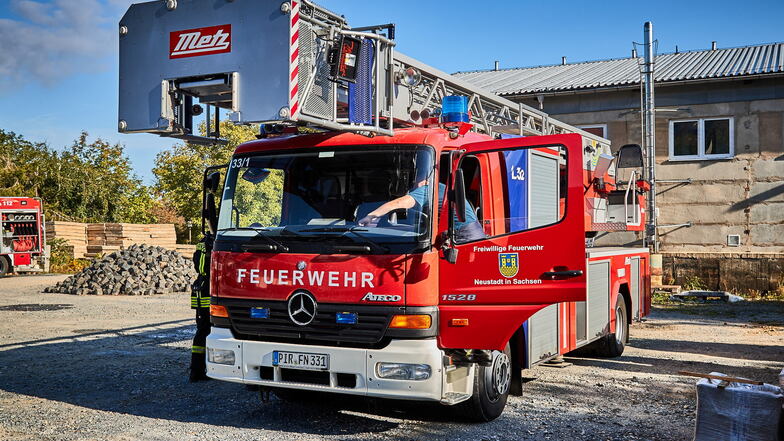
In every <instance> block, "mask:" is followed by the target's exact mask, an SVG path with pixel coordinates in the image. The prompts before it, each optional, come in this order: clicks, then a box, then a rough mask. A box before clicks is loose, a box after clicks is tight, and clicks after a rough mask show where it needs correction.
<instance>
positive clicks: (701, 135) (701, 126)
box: [669, 116, 735, 161]
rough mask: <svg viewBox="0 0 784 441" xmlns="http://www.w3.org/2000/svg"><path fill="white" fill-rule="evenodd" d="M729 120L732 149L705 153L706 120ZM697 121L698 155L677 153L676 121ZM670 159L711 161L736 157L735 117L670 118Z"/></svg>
mask: <svg viewBox="0 0 784 441" xmlns="http://www.w3.org/2000/svg"><path fill="white" fill-rule="evenodd" d="M724 120H727V121H729V124H730V151H729V153H725V154H711V155H706V154H705V121H724ZM682 122H696V123H697V154H696V155H677V156H676V155H675V123H682ZM669 135H670V149H669V154H670V161H710V160H714V159H731V158H734V157H735V118H734V117H732V116H723V117H714V118H690V119H673V120H670V133H669Z"/></svg>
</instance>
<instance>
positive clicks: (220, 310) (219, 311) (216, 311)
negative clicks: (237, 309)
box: [210, 305, 229, 318]
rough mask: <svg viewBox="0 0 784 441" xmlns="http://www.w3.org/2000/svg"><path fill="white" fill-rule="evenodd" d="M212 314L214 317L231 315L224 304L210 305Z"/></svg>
mask: <svg viewBox="0 0 784 441" xmlns="http://www.w3.org/2000/svg"><path fill="white" fill-rule="evenodd" d="M210 315H211V316H213V317H226V318H228V317H229V311H227V310H226V307H225V306H223V305H210Z"/></svg>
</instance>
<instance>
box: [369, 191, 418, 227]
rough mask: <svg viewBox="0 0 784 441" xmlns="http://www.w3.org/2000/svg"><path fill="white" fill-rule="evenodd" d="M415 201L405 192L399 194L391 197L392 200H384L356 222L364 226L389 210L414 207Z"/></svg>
mask: <svg viewBox="0 0 784 441" xmlns="http://www.w3.org/2000/svg"><path fill="white" fill-rule="evenodd" d="M416 203H417V202H416V200H415V199H414V198H413V197H411V196H410V195H407V194H406V195H403V196H400V197H399V198H397V199H393V200H391V201H389V202H385V203H384V204H383V205H381V206H380V207H378V208H376V209H375V210H373V211H371V212H370V213H368V215H367V216H365V217H363V218H362V219H360V220H359V221H358V222H357V223H358V224H359V225H361V226H363V227H364V226H365V225H367V224H369V223H371V222H373V221H375V220H376V219H378V218H379V217H381V216H383V215H385V214H387V213H389V212H390V211H395V210H400V209H405V210H407V209H409V208H414V206H415V205H416Z"/></svg>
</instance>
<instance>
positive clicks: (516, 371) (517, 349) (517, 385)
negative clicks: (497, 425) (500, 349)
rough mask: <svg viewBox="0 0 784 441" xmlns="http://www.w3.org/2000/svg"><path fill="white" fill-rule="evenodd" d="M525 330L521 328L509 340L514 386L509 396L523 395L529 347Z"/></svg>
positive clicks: (512, 385)
mask: <svg viewBox="0 0 784 441" xmlns="http://www.w3.org/2000/svg"><path fill="white" fill-rule="evenodd" d="M525 337H526V334H525V328H524V327H523V326H521V327H520V328H518V329H517V331H515V333H514V334H513V335H512V338H511V339H510V340H509V349H510V350H511V352H512V384H511V385H510V387H509V395H514V396H518V397H519V396H521V395H523V373H522V370H523V369H525V366H526V364H527V359H526V357H527V355H528V351H527V347H526V346H527V345H526V338H525Z"/></svg>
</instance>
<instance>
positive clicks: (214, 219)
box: [202, 193, 218, 234]
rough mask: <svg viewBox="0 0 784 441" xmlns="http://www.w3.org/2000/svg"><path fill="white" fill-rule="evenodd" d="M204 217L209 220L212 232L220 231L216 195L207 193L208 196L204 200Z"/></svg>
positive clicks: (208, 224)
mask: <svg viewBox="0 0 784 441" xmlns="http://www.w3.org/2000/svg"><path fill="white" fill-rule="evenodd" d="M202 217H203V218H204V219H206V220H207V226H208V227H209V229H210V232H211V233H212V234H215V232H216V231H218V208H217V206H216V205H215V195H214V194H212V193H207V198H206V199H205V202H204V210H203V212H202Z"/></svg>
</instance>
